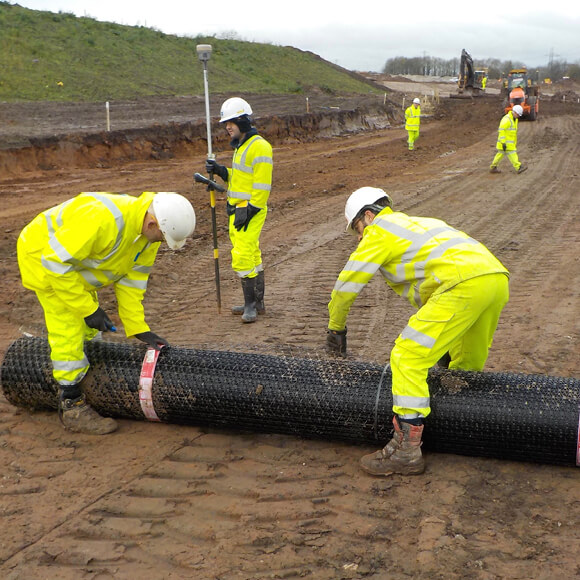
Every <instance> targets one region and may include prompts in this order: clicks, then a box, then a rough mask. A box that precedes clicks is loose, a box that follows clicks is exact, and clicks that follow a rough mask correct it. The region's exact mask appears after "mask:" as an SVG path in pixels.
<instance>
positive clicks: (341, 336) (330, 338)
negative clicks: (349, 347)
mask: <svg viewBox="0 0 580 580" xmlns="http://www.w3.org/2000/svg"><path fill="white" fill-rule="evenodd" d="M326 350H327V351H328V352H329V353H330V354H337V355H339V356H343V357H344V356H346V328H345V329H344V330H330V329H328V330H327V332H326Z"/></svg>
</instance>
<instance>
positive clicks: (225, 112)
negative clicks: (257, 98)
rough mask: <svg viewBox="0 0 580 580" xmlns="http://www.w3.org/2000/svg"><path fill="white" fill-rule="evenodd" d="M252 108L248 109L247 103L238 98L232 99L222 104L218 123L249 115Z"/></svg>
mask: <svg viewBox="0 0 580 580" xmlns="http://www.w3.org/2000/svg"><path fill="white" fill-rule="evenodd" d="M251 114H252V107H250V105H249V103H248V102H247V101H244V99H241V98H240V97H232V98H231V99H227V100H226V101H224V102H223V105H222V108H221V111H220V123H224V122H225V121H229V120H230V119H236V118H237V117H241V116H242V115H251Z"/></svg>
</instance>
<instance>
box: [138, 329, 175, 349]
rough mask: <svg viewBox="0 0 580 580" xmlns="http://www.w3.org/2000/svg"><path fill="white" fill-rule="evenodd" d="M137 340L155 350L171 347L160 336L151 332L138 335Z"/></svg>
mask: <svg viewBox="0 0 580 580" xmlns="http://www.w3.org/2000/svg"><path fill="white" fill-rule="evenodd" d="M135 338H138V339H139V340H140V341H141V342H144V343H145V344H147V345H149V346H150V347H151V348H154V349H155V350H161V347H162V346H165V347H167V346H169V343H168V342H167V341H166V340H165V339H164V338H161V337H160V336H159V335H157V334H155V333H154V332H151V331H150V330H148V331H147V332H140V333H139V334H136V335H135Z"/></svg>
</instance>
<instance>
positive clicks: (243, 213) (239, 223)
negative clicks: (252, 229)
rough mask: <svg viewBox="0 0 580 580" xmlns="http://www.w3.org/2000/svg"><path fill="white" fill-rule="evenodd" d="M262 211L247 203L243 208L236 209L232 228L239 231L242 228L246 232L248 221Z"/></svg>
mask: <svg viewBox="0 0 580 580" xmlns="http://www.w3.org/2000/svg"><path fill="white" fill-rule="evenodd" d="M261 211H262V208H261V207H256V206H255V205H252V204H251V203H249V204H248V205H247V206H245V207H236V211H235V217H234V228H236V230H238V232H239V231H241V230H242V228H243V229H244V231H245V232H246V231H247V230H248V225H249V223H250V220H251V219H252V218H253V217H254V216H255V215H256V214H257V213H259V212H261Z"/></svg>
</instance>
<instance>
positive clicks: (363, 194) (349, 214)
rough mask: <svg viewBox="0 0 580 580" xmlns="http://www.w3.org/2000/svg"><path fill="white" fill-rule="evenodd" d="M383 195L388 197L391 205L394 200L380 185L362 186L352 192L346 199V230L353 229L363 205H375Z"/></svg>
mask: <svg viewBox="0 0 580 580" xmlns="http://www.w3.org/2000/svg"><path fill="white" fill-rule="evenodd" d="M383 197H386V198H387V199H388V200H389V206H391V205H392V203H393V201H392V200H391V198H390V197H389V195H388V194H387V193H386V192H385V191H383V190H382V189H379V188H378V187H361V188H360V189H357V190H356V191H354V192H353V193H351V194H350V197H349V198H348V199H347V200H346V206H345V208H344V217H345V218H346V230H347V231H349V230H350V231H352V222H353V220H354V218H355V217H356V216H357V215H358V213H359V212H360V210H361V209H362V208H363V207H366V206H367V205H373V204H374V203H375V202H377V201H378V200H379V199H382V198H383Z"/></svg>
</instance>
